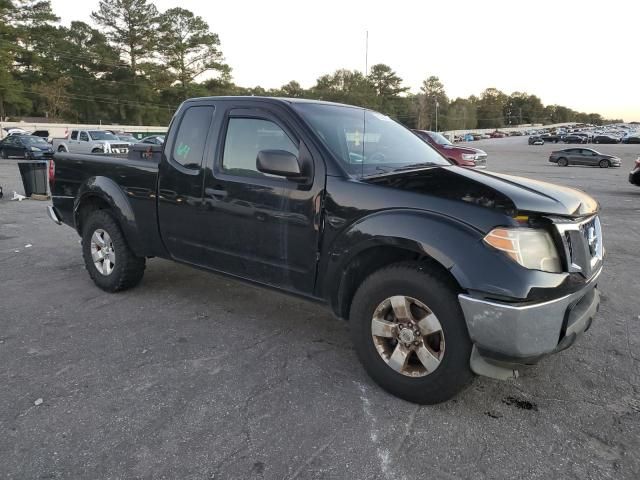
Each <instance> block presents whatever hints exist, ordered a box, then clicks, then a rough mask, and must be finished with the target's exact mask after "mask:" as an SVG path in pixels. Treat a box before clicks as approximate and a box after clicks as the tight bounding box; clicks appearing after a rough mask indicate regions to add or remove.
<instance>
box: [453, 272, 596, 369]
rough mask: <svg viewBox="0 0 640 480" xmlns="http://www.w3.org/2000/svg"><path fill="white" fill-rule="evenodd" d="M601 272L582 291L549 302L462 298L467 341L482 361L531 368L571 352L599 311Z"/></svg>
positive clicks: (461, 303) (463, 296)
mask: <svg viewBox="0 0 640 480" xmlns="http://www.w3.org/2000/svg"><path fill="white" fill-rule="evenodd" d="M601 272H602V269H600V270H599V271H598V272H597V273H596V274H595V275H594V276H593V277H592V278H591V280H590V281H589V283H587V284H586V285H585V286H584V287H583V288H582V289H580V290H579V291H577V292H574V293H572V294H570V295H566V296H564V297H561V298H557V299H554V300H551V301H547V302H542V303H534V304H529V305H522V306H520V305H512V304H508V303H500V302H494V301H487V300H480V299H477V298H473V297H470V296H468V295H459V299H460V305H461V307H462V311H463V313H464V317H465V320H466V323H467V328H468V330H469V336H470V337H471V341H472V342H473V343H474V345H475V347H476V349H477V351H478V352H479V353H480V354H481V355H482V357H483V358H485V359H487V360H489V361H491V360H494V361H497V362H499V363H500V364H532V363H536V362H537V361H538V360H539V359H540V358H542V357H544V356H545V355H548V354H551V353H554V352H558V351H560V350H564V349H565V348H568V347H570V346H571V345H572V344H573V343H574V342H575V341H576V339H577V338H578V337H580V336H581V335H582V334H583V333H584V332H585V331H587V330H588V329H589V327H590V326H591V323H592V322H593V319H594V317H595V315H596V312H597V311H598V310H599V308H600V293H599V291H598V289H597V281H598V278H599V276H600V274H601Z"/></svg>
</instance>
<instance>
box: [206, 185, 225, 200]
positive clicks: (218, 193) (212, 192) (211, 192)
mask: <svg viewBox="0 0 640 480" xmlns="http://www.w3.org/2000/svg"><path fill="white" fill-rule="evenodd" d="M204 193H205V194H206V195H207V196H208V197H213V198H217V199H219V200H220V199H222V198H225V197H226V196H227V195H228V193H227V191H226V190H223V189H221V188H220V189H218V188H209V187H207V188H205V189H204Z"/></svg>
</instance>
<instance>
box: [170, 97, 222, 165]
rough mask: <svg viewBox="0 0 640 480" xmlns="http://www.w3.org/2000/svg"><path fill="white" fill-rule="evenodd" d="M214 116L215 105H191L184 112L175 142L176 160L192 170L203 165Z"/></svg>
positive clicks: (173, 155) (174, 158)
mask: <svg viewBox="0 0 640 480" xmlns="http://www.w3.org/2000/svg"><path fill="white" fill-rule="evenodd" d="M212 118H213V107H191V108H189V109H188V110H187V111H186V112H185V113H184V116H183V117H182V122H181V123H180V129H179V130H178V134H177V135H176V140H175V142H174V143H173V153H172V155H171V157H172V158H173V160H174V161H175V162H177V163H179V164H180V165H182V166H183V167H185V168H189V169H192V170H197V169H199V168H200V167H201V165H202V157H203V156H204V149H205V145H206V143H207V134H208V133H209V128H210V126H211V119H212Z"/></svg>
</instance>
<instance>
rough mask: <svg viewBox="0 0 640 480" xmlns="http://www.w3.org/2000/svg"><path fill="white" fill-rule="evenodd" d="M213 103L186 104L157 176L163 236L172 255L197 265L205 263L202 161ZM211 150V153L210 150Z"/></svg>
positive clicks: (208, 146) (208, 140) (207, 148)
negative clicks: (202, 233) (202, 230)
mask: <svg viewBox="0 0 640 480" xmlns="http://www.w3.org/2000/svg"><path fill="white" fill-rule="evenodd" d="M213 118H214V105H213V104H210V105H207V104H199V105H198V106H192V107H189V108H187V109H186V110H185V111H184V113H183V115H182V116H180V117H179V118H177V119H176V120H175V121H176V122H179V124H176V125H175V126H173V127H172V128H170V132H171V137H169V136H168V137H167V143H166V144H165V148H164V152H163V154H162V155H163V158H162V162H160V169H159V173H158V175H159V180H158V222H159V225H160V233H161V235H162V240H163V241H164V244H165V246H166V248H167V250H168V251H169V253H170V255H171V257H172V258H174V259H176V260H181V261H183V262H189V263H193V264H196V265H202V263H203V250H202V247H201V243H202V235H201V228H202V227H201V225H202V221H203V215H204V213H205V211H204V210H203V205H202V182H203V180H204V169H203V168H202V161H203V158H204V157H205V156H206V155H210V154H211V153H210V152H211V146H212V145H215V138H212V135H211V122H212V120H213ZM207 152H209V153H207Z"/></svg>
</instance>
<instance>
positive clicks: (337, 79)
mask: <svg viewBox="0 0 640 480" xmlns="http://www.w3.org/2000/svg"><path fill="white" fill-rule="evenodd" d="M91 19H92V21H93V24H94V25H89V24H88V23H85V22H81V21H73V22H71V25H70V26H69V27H66V26H63V25H59V18H58V17H57V16H56V14H55V12H54V11H53V9H52V7H51V3H50V1H48V0H0V119H10V118H20V117H25V116H30V117H45V116H46V117H48V118H50V119H52V120H60V121H68V122H77V123H98V122H103V123H114V124H137V125H166V124H167V123H168V122H169V121H170V119H171V116H172V115H173V113H174V112H175V109H176V108H177V107H178V105H179V104H180V103H181V102H182V101H183V100H184V99H186V98H189V97H195V96H209V95H266V96H281V97H305V98H314V99H321V100H328V101H335V102H342V103H348V104H352V105H358V106H363V107H368V108H373V109H376V110H378V111H381V112H384V113H386V114H388V115H390V116H391V117H393V118H395V119H397V120H398V121H400V122H402V123H403V124H405V125H407V126H408V127H411V128H422V129H431V130H436V129H437V130H466V129H474V128H503V127H508V126H509V125H517V124H527V123H542V124H549V123H562V122H580V123H591V124H596V125H600V124H603V123H609V122H619V121H620V120H606V119H604V118H602V116H601V115H599V114H597V113H589V114H587V113H582V112H576V111H574V110H572V109H570V108H568V107H564V106H560V105H547V106H545V105H543V104H542V101H541V100H540V98H538V97H537V96H535V95H530V94H528V93H524V92H514V93H512V94H511V95H507V94H506V93H504V92H501V91H500V90H498V89H495V88H487V89H486V90H484V91H483V92H482V93H481V94H480V95H478V96H475V95H472V96H470V97H469V98H456V99H450V98H449V97H448V96H447V94H446V91H445V87H444V85H443V84H442V82H441V81H440V80H439V78H438V77H437V76H429V77H428V78H426V79H425V80H424V82H423V83H422V85H421V87H420V91H419V92H418V93H412V92H410V91H409V88H408V87H407V86H404V85H403V80H402V78H401V77H400V76H399V75H398V74H397V73H396V72H395V71H394V70H393V69H392V68H391V67H390V66H388V65H385V64H377V65H373V66H372V67H371V68H370V69H369V71H368V72H366V73H363V72H360V71H357V70H346V69H341V70H337V71H335V72H333V73H330V74H326V75H322V76H321V77H319V78H318V79H317V81H316V83H315V85H313V86H312V87H311V88H303V87H302V86H301V85H300V83H298V82H297V81H295V80H292V81H290V82H289V83H287V84H285V85H283V86H281V87H280V88H275V89H264V88H262V87H260V86H255V87H243V86H239V85H236V84H235V83H234V81H233V77H232V69H231V67H230V66H229V65H228V64H227V63H226V60H225V58H224V55H223V53H222V47H221V43H220V38H219V37H218V35H217V34H216V33H214V32H213V31H212V30H211V28H210V26H209V25H208V24H207V22H206V21H205V20H204V19H203V18H202V17H200V16H198V15H196V14H194V13H193V12H191V11H189V10H187V9H184V8H181V7H175V8H171V9H169V10H166V11H164V12H159V11H158V9H157V8H156V6H155V5H154V4H153V2H152V1H151V0H100V1H99V4H98V6H97V9H96V10H95V11H94V12H93V13H92V15H91Z"/></svg>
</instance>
